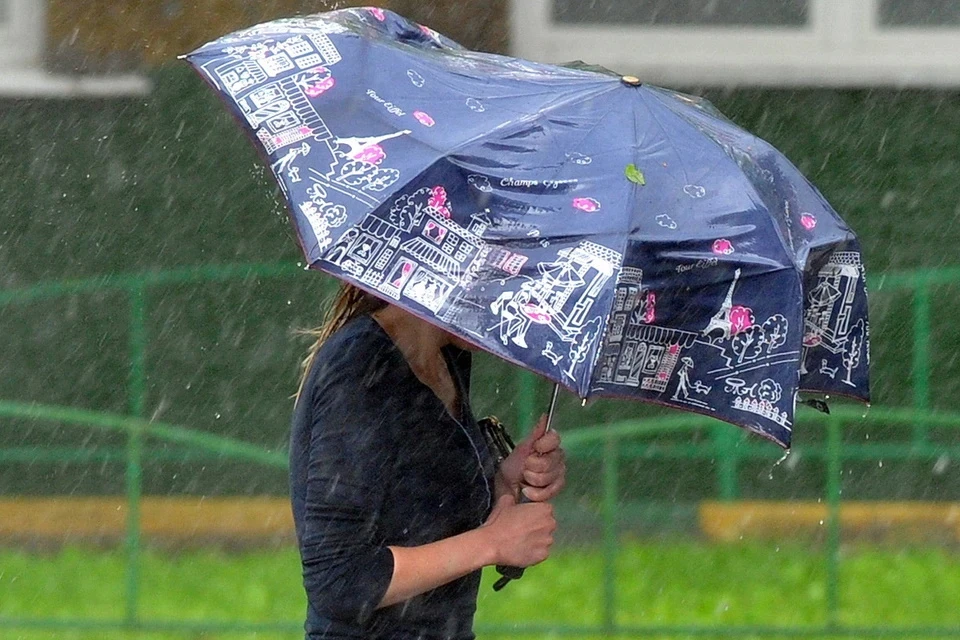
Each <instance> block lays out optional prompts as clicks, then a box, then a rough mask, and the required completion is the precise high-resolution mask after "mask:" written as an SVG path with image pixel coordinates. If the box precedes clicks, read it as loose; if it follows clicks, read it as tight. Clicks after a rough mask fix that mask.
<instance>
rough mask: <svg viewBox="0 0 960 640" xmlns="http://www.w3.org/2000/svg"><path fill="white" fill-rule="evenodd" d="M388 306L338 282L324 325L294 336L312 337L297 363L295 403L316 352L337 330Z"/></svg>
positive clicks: (365, 293) (360, 290) (353, 287)
mask: <svg viewBox="0 0 960 640" xmlns="http://www.w3.org/2000/svg"><path fill="white" fill-rule="evenodd" d="M385 306H387V303H386V302H384V301H383V300H381V299H379V298H377V297H375V296H372V295H370V294H369V293H367V292H366V291H364V290H362V289H359V288H357V287H355V286H353V285H352V284H348V283H346V282H341V283H340V289H339V290H337V293H336V295H335V296H334V297H333V300H331V301H330V306H328V307H327V311H326V313H325V314H324V316H323V324H321V325H320V326H319V327H317V328H315V329H305V330H301V331H298V332H297V333H299V334H301V335H305V336H309V337H311V338H313V344H312V345H310V348H309V349H308V350H307V355H306V357H305V358H304V359H303V362H302V363H301V364H300V369H301V371H300V384H299V385H298V386H297V393H296V395H295V396H294V398H295V401H298V400H299V399H300V394H301V393H302V392H303V385H304V383H306V381H307V376H308V375H309V374H310V368H311V367H312V366H313V361H314V360H315V359H316V357H317V352H318V351H320V347H322V346H323V343H324V342H326V341H327V339H328V338H329V337H330V336H332V335H333V334H334V333H336V332H337V331H338V330H340V329H341V328H342V327H343V326H344V325H345V324H347V323H348V322H350V321H351V320H353V319H354V318H357V317H359V316H363V315H366V314H368V313H373V312H374V311H377V310H378V309H382V308H383V307H385Z"/></svg>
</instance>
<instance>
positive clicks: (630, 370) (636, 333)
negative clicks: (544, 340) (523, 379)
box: [597, 268, 799, 428]
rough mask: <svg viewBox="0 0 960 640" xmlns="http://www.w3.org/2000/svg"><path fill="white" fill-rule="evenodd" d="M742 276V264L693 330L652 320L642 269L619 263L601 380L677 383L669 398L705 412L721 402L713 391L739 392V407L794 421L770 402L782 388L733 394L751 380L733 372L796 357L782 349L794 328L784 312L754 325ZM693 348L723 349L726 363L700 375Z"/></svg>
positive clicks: (650, 387)
mask: <svg viewBox="0 0 960 640" xmlns="http://www.w3.org/2000/svg"><path fill="white" fill-rule="evenodd" d="M740 276H741V271H740V270H739V269H737V270H736V271H735V272H734V274H733V278H732V280H731V282H730V284H729V286H728V287H727V289H726V294H725V296H724V298H723V301H722V302H721V303H720V305H719V307H718V309H717V311H716V313H715V314H714V315H713V316H712V317H711V318H710V320H709V321H708V322H707V324H706V326H704V328H703V329H701V330H700V331H699V332H694V331H685V330H680V329H673V328H667V327H662V326H655V325H654V324H653V323H654V322H655V321H656V318H657V316H656V294H655V292H653V291H652V290H650V289H648V288H644V286H643V272H642V270H640V269H636V268H632V269H630V270H629V271H628V268H624V269H622V270H621V276H620V280H619V282H618V284H617V289H616V297H615V299H614V304H613V309H612V311H611V316H610V320H609V330H608V332H607V335H606V338H605V344H604V345H603V347H602V349H601V352H600V355H599V358H598V375H597V382H598V383H599V384H601V385H604V384H613V385H622V386H627V387H634V388H638V389H639V390H642V391H648V392H654V393H657V394H662V393H664V392H666V391H667V390H668V387H670V386H671V384H672V385H673V392H672V393H671V395H670V396H669V399H670V401H671V402H674V403H679V404H684V405H689V406H692V407H697V408H699V409H700V410H704V411H715V407H716V402H715V401H712V402H711V401H708V396H710V395H711V394H715V393H717V392H721V393H725V394H727V395H733V396H734V397H733V399H732V403H731V406H732V407H733V408H734V409H737V410H741V411H747V412H752V413H757V414H758V415H762V416H763V417H765V418H767V419H769V420H773V421H774V422H776V423H777V424H779V425H780V426H783V427H786V428H789V425H788V424H786V423H784V422H782V419H785V417H786V416H787V413H786V412H785V411H781V410H780V409H778V408H776V407H771V406H768V405H769V404H770V403H773V404H776V402H778V401H779V400H780V399H781V397H782V393H772V392H765V393H764V394H763V395H762V396H761V395H758V396H756V397H753V396H750V395H749V394H740V395H737V394H734V393H733V391H734V390H739V389H740V388H741V387H742V386H743V385H745V384H746V382H745V381H743V380H742V379H741V378H735V377H733V376H736V375H741V374H743V373H746V372H750V371H754V370H760V369H765V368H768V367H772V366H778V365H784V364H790V363H792V364H796V362H797V360H798V355H799V352H798V351H796V350H794V351H791V350H783V349H782V347H783V346H784V345H785V344H786V341H787V332H788V329H789V323H788V321H787V319H786V318H785V317H784V316H783V315H780V314H775V315H773V316H771V317H770V318H768V319H767V320H766V321H764V322H763V323H760V324H757V323H756V322H755V319H754V314H753V311H752V310H751V309H750V308H748V307H745V306H743V305H738V304H736V301H735V292H736V289H737V284H738V282H739V279H740ZM705 350H706V353H705ZM694 351H696V352H697V353H700V354H701V355H707V354H709V353H710V352H711V351H712V352H716V353H715V354H714V355H712V356H710V357H709V358H707V361H709V362H716V361H717V357H716V356H717V355H719V356H720V359H721V362H723V363H725V364H724V366H722V367H720V368H715V369H712V370H709V371H706V372H702V373H701V374H700V375H699V376H698V375H697V373H696V360H695V358H694V357H693V355H692V354H693V353H694ZM697 359H699V357H698V358H697ZM674 379H675V382H673V383H672V382H671V381H672V380H674ZM720 381H724V382H725V384H724V385H723V387H722V389H720V388H718V386H717V384H718V383H719V382H720ZM727 381H733V382H727ZM601 388H602V387H601ZM751 389H753V387H751ZM763 389H764V390H766V387H763ZM751 393H752V392H751Z"/></svg>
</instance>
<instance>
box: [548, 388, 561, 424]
mask: <svg viewBox="0 0 960 640" xmlns="http://www.w3.org/2000/svg"><path fill="white" fill-rule="evenodd" d="M559 394H560V385H559V384H556V383H554V385H553V397H552V398H550V410H549V411H547V431H550V429H551V425H552V424H553V413H554V411H556V409H557V396H558V395H559Z"/></svg>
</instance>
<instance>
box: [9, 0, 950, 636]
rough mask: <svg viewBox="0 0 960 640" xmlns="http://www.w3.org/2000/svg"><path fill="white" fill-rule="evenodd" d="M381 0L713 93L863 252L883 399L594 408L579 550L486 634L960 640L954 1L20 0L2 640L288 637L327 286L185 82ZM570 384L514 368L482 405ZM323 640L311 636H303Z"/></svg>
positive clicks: (554, 57) (299, 608) (563, 504)
mask: <svg viewBox="0 0 960 640" xmlns="http://www.w3.org/2000/svg"><path fill="white" fill-rule="evenodd" d="M361 4H372V5H376V6H380V7H382V8H385V9H391V10H394V11H396V12H398V13H400V14H402V15H404V16H406V17H408V18H411V19H413V20H416V21H418V22H421V23H423V24H426V25H428V26H430V27H432V28H434V29H436V30H437V31H440V32H441V33H443V34H445V35H448V36H450V37H452V38H453V39H455V40H457V41H459V42H460V43H462V44H463V45H465V46H467V47H469V48H474V49H480V50H485V51H491V52H497V53H505V54H510V55H517V56H521V57H525V58H531V59H535V60H540V61H548V62H566V61H570V60H575V59H581V60H584V61H587V62H590V63H596V64H601V65H604V66H607V67H610V68H612V69H615V70H617V71H619V72H622V73H630V74H633V75H636V76H638V77H639V78H641V79H642V80H643V81H644V82H651V83H653V84H658V85H663V86H668V87H671V88H676V89H681V90H684V91H687V92H690V93H695V94H698V95H704V96H706V97H707V98H709V99H710V100H711V101H712V102H713V103H714V104H715V105H716V106H717V107H718V108H720V110H721V111H723V112H724V113H725V114H726V115H727V116H728V117H730V118H731V119H732V120H733V121H735V122H736V123H737V124H739V125H741V126H743V127H745V128H747V129H749V130H751V131H753V132H754V133H756V134H757V135H759V136H761V137H763V138H765V139H766V140H768V141H769V142H771V143H773V144H774V145H775V146H777V147H778V148H779V149H781V150H782V151H784V152H785V153H786V155H787V156H788V157H790V158H791V159H792V160H793V162H794V163H795V164H796V165H797V166H798V167H799V168H800V169H801V171H803V172H804V173H805V174H806V175H807V176H808V177H809V178H810V179H811V181H812V182H813V183H814V184H816V185H817V186H818V187H819V188H820V190H821V191H822V192H823V194H824V195H825V196H826V197H827V199H828V200H829V201H830V202H831V203H832V204H833V206H834V208H835V209H836V210H837V211H838V212H840V214H841V215H842V216H843V217H844V219H845V220H846V221H847V222H848V223H849V224H850V226H851V227H852V228H853V229H854V230H855V231H856V232H857V234H858V235H859V237H860V240H861V243H862V247H863V251H864V259H865V264H866V269H867V275H868V286H869V289H870V295H871V310H870V311H871V320H872V329H873V335H872V336H871V337H872V344H873V349H872V361H871V365H872V380H873V385H872V386H873V397H874V402H873V406H871V407H863V406H861V405H853V404H847V403H844V402H843V401H842V400H838V399H830V401H829V402H830V408H831V413H830V415H829V416H828V415H825V414H822V413H817V412H814V411H812V410H810V411H807V412H802V413H801V415H800V416H799V418H798V424H797V428H796V430H795V435H794V448H793V450H792V452H791V453H790V455H789V456H787V457H786V458H783V457H782V452H781V451H780V450H779V449H777V448H776V447H774V446H773V445H771V444H767V443H763V442H760V441H759V440H758V439H756V438H752V437H750V436H747V435H745V434H743V433H741V432H740V431H739V430H737V429H736V428H734V427H731V426H729V425H725V424H719V423H716V422H712V421H709V420H705V419H703V418H699V417H696V416H693V415H684V414H680V413H678V412H670V411H663V410H658V409H656V408H652V407H647V406H642V405H638V404H627V403H618V402H612V401H604V400H600V401H596V402H591V403H590V404H589V405H588V406H586V407H581V406H580V402H579V401H578V400H577V399H576V398H573V397H564V398H562V400H561V406H560V409H559V413H558V416H557V422H556V424H557V426H558V428H559V430H560V431H561V433H562V434H563V437H564V439H565V443H566V446H567V449H568V452H569V455H570V462H569V465H568V466H569V476H570V477H569V481H568V489H567V492H566V495H564V496H563V497H562V499H561V500H560V501H559V503H558V509H559V513H560V517H561V532H560V534H559V536H560V544H559V545H558V549H557V552H556V555H555V557H553V558H551V559H550V560H549V561H548V562H547V563H545V564H544V565H542V566H540V567H537V568H535V569H532V570H530V571H528V572H527V576H525V577H524V578H523V580H521V581H519V582H516V583H513V584H511V585H510V586H509V587H508V588H507V590H505V591H504V592H502V593H500V594H494V593H493V592H492V591H490V589H489V586H488V583H489V582H492V578H493V577H492V576H489V575H488V576H485V583H484V587H483V589H482V592H481V600H480V603H479V612H478V631H479V632H480V636H481V637H505V638H507V637H510V638H519V637H544V636H545V635H549V634H564V635H568V636H574V637H602V636H608V635H621V636H639V635H649V636H660V637H694V636H695V637H739V638H743V637H758V638H759V637H774V636H784V635H792V636H804V637H821V636H822V637H829V636H838V635H844V636H846V637H852V636H861V637H874V636H881V635H888V636H890V635H893V636H900V637H926V636H939V637H944V636H956V637H960V607H958V606H957V603H958V602H960V561H958V559H957V558H956V557H955V556H956V554H955V553H954V552H955V550H956V549H957V544H958V541H960V438H958V431H957V428H958V426H960V356H958V355H957V353H958V346H960V323H958V322H957V318H958V317H960V296H958V293H960V252H958V246H960V179H958V176H960V92H958V85H960V57H958V56H957V53H956V52H957V51H960V0H473V1H472V2H470V3H465V2H456V1H454V0H417V1H413V0H396V1H392V2H376V1H371V2H367V3H351V2H331V1H321V0H257V1H253V0H149V1H147V0H84V1H83V2H75V1H74V0H0V194H2V204H0V354H2V355H0V637H2V638H8V637H9V638H24V639H29V640H35V639H38V638H79V639H84V640H85V639H87V638H91V639H92V638H112V637H117V638H130V637H137V638H140V637H143V638H163V639H167V638H201V637H202V638H231V639H233V638H254V637H256V638H274V637H276V638H294V637H297V636H298V630H299V629H300V628H301V625H302V618H303V612H304V607H305V601H304V597H303V595H302V592H301V591H302V590H301V587H300V578H299V561H298V559H297V556H296V550H295V548H294V544H293V542H294V541H293V532H292V522H291V519H290V515H289V505H288V502H287V497H286V496H287V477H286V471H285V464H286V462H285V461H286V453H285V451H286V447H287V437H288V429H289V415H290V411H291V408H292V399H291V394H292V393H293V392H294V391H295V389H296V381H297V375H298V362H299V360H300V358H301V357H302V354H303V352H304V350H305V348H306V346H307V342H306V341H305V340H304V339H302V338H301V337H298V336H297V334H296V330H297V329H303V328H308V327H311V326H313V325H315V324H316V323H318V322H319V319H320V317H321V314H322V309H323V302H324V300H325V299H326V297H327V296H328V295H329V294H330V293H331V292H332V290H333V284H334V283H332V281H331V280H330V279H329V278H327V277H326V276H322V275H320V274H318V273H315V272H311V273H307V272H304V270H303V268H302V265H301V264H299V263H298V260H299V259H300V254H299V249H298V248H297V245H296V242H295V236H294V234H293V232H292V230H291V228H290V226H289V223H288V222H287V219H286V212H285V210H284V209H283V205H282V204H281V201H280V198H279V194H278V191H277V189H276V187H275V186H274V182H273V179H272V177H271V176H270V175H269V173H268V172H266V171H265V168H264V167H263V166H262V164H261V162H260V161H259V159H258V158H257V156H256V154H255V152H254V150H253V147H252V145H250V144H249V143H248V142H247V141H246V140H245V139H244V138H243V136H242V133H241V132H240V129H239V128H238V127H236V126H235V124H234V123H233V122H231V121H230V118H229V116H228V115H227V113H226V111H225V110H224V109H223V108H222V107H221V105H219V104H218V103H217V100H216V98H215V97H214V96H213V94H212V92H210V91H209V90H208V89H207V88H206V87H205V86H204V85H203V83H202V82H201V81H200V79H199V78H198V77H196V76H195V75H194V74H193V72H191V71H190V70H189V69H188V68H187V66H186V65H185V64H184V63H182V62H178V61H177V59H176V58H177V56H178V55H179V54H182V53H186V52H188V51H190V50H192V49H193V48H195V47H197V46H199V45H200V44H203V43H204V42H207V41H208V40H211V39H213V38H215V37H218V36H220V35H222V34H224V33H226V32H229V31H232V30H234V29H237V28H240V27H244V26H249V25H252V24H255V23H258V22H262V21H265V20H269V19H272V18H276V17H281V16H289V15H295V14H308V13H315V12H320V11H326V10H331V9H337V8H343V7H348V6H354V5H361ZM548 395H549V386H548V385H547V384H546V383H545V382H541V381H539V380H537V379H535V378H533V377H531V376H529V375H527V374H522V373H520V372H519V371H518V370H517V369H515V368H513V367H510V366H508V365H506V364H503V363H501V362H499V361H497V360H495V359H494V358H492V357H481V358H480V362H479V363H478V365H477V370H476V373H475V383H474V398H473V402H474V405H475V409H476V412H477V413H478V415H483V414H487V413H494V414H496V415H498V416H499V417H500V418H501V419H503V420H504V421H505V422H507V423H508V424H509V425H511V427H512V430H513V431H514V432H515V433H522V432H524V431H525V430H526V429H528V428H529V427H530V426H531V424H532V422H533V420H534V419H535V417H536V416H537V415H538V414H539V413H540V412H541V411H544V410H545V409H546V406H547V402H548ZM300 634H301V635H302V632H300Z"/></svg>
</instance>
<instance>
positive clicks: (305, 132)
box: [297, 127, 313, 136]
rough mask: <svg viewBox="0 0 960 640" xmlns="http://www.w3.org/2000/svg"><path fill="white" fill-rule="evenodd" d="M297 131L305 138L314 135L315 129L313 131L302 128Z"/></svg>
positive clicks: (308, 128)
mask: <svg viewBox="0 0 960 640" xmlns="http://www.w3.org/2000/svg"><path fill="white" fill-rule="evenodd" d="M297 131H299V132H300V133H302V134H303V135H305V136H308V135H310V134H311V133H313V129H311V128H310V127H300V128H299V129H297Z"/></svg>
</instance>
